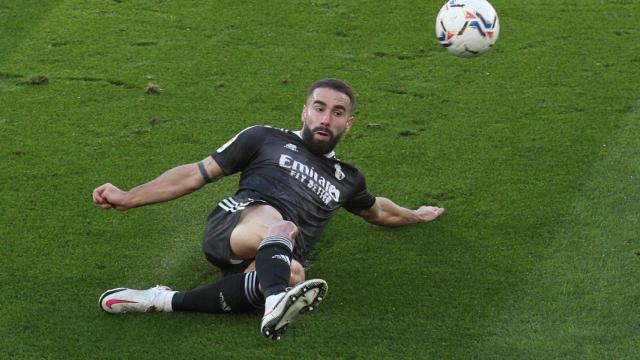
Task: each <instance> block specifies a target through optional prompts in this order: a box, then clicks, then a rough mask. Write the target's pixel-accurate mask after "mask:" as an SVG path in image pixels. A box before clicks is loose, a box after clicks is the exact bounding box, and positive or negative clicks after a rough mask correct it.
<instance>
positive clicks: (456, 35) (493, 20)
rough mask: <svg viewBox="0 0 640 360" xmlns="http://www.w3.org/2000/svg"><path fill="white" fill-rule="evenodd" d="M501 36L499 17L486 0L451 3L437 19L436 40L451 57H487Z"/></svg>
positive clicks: (443, 8) (455, 0)
mask: <svg viewBox="0 0 640 360" xmlns="http://www.w3.org/2000/svg"><path fill="white" fill-rule="evenodd" d="M499 34H500V21H499V20H498V14H497V13H496V10H495V9H494V8H493V6H491V4H489V2H487V1H486V0H449V1H447V2H446V3H445V4H444V5H443V6H442V8H441V9H440V12H439V13H438V16H437V17H436V37H438V41H440V44H441V45H442V46H443V47H444V48H445V49H446V50H447V52H448V53H449V54H451V55H455V56H461V57H471V56H478V55H480V54H483V53H485V52H487V51H488V50H489V49H491V47H492V46H493V44H495V42H496V40H498V35H499Z"/></svg>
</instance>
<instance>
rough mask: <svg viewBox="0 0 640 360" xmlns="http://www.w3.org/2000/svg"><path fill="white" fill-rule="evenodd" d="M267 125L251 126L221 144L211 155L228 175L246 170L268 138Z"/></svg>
mask: <svg viewBox="0 0 640 360" xmlns="http://www.w3.org/2000/svg"><path fill="white" fill-rule="evenodd" d="M266 129H267V128H266V127H264V126H251V127H248V128H246V129H244V130H242V131H240V132H239V133H238V134H236V136H234V137H233V138H231V140H229V141H227V142H226V143H225V144H224V145H222V146H220V147H219V148H218V149H217V150H216V151H214V152H213V154H211V157H213V159H214V160H215V161H216V162H217V163H218V165H220V167H221V168H222V170H223V171H224V173H225V174H226V175H231V174H234V173H236V172H238V171H242V170H244V169H245V168H246V167H247V165H249V163H250V162H251V159H253V157H254V156H255V154H256V152H257V151H258V149H260V147H261V146H262V144H263V142H264V140H265V138H266V135H267V134H266V133H265V132H266Z"/></svg>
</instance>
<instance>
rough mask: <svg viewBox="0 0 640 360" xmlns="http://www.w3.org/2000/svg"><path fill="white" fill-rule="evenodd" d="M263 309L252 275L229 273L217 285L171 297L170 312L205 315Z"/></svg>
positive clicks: (256, 282) (254, 276) (249, 273)
mask: <svg viewBox="0 0 640 360" xmlns="http://www.w3.org/2000/svg"><path fill="white" fill-rule="evenodd" d="M263 306H264V298H263V297H262V294H261V293H260V290H259V288H258V280H257V277H256V272H255V271H252V272H248V273H240V274H233V275H229V276H227V277H224V278H222V279H220V280H219V281H218V282H217V283H214V284H210V285H205V286H202V287H199V288H196V289H191V290H188V291H185V292H178V293H176V294H175V295H174V296H173V299H172V301H171V307H172V308H173V311H196V312H205V313H222V312H246V311H252V310H255V309H257V308H261V307H263Z"/></svg>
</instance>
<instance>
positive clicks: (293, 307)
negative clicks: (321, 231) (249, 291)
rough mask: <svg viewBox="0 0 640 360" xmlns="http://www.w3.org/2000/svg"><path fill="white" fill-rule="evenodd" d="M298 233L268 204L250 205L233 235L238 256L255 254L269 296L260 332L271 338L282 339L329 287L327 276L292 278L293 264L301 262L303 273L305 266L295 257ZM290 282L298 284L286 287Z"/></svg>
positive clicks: (234, 251)
mask: <svg viewBox="0 0 640 360" xmlns="http://www.w3.org/2000/svg"><path fill="white" fill-rule="evenodd" d="M297 235H298V229H297V227H296V226H295V224H293V223H291V222H289V221H285V220H283V219H282V217H281V216H280V213H279V212H278V211H277V210H275V209H274V208H272V207H270V206H267V205H257V206H253V207H251V208H247V209H246V210H245V211H244V213H243V214H242V217H241V219H240V222H239V223H238V225H237V226H236V228H235V229H234V231H233V233H232V235H231V250H232V252H233V253H234V254H235V255H236V256H239V257H241V258H243V259H249V258H252V257H255V269H256V273H257V275H258V279H259V281H260V287H261V289H262V290H263V293H264V295H265V298H266V299H265V315H264V317H263V318H262V324H261V332H262V334H263V335H264V336H266V337H269V338H273V339H279V338H280V336H281V335H282V334H284V332H285V331H286V330H287V326H288V325H289V324H290V323H291V322H292V321H293V319H294V318H295V317H296V316H297V315H298V314H300V313H302V312H304V311H306V310H312V309H313V307H314V306H315V305H316V304H317V303H318V302H319V301H322V298H323V297H324V294H325V293H326V291H327V284H326V283H325V282H324V280H320V279H314V280H309V281H302V282H300V283H298V281H299V280H298V279H291V276H292V267H297V266H298V265H299V268H298V270H302V275H304V270H303V268H302V266H301V265H300V264H299V263H298V262H297V261H294V260H293V259H292V254H293V248H294V245H295V238H296V236H297ZM296 263H297V264H298V265H294V264H296ZM303 278H304V277H303V276H301V277H300V280H302V279H303ZM292 281H293V284H292ZM287 285H295V286H293V288H290V289H287Z"/></svg>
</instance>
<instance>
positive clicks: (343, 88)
mask: <svg viewBox="0 0 640 360" xmlns="http://www.w3.org/2000/svg"><path fill="white" fill-rule="evenodd" d="M319 88H329V89H333V90H335V91H338V92H341V93H343V94H345V95H347V97H349V100H350V101H351V109H350V110H349V113H350V114H351V113H353V111H354V110H355V108H356V93H355V91H353V88H352V87H351V85H349V84H347V82H346V81H344V80H340V79H336V78H327V79H322V80H318V81H316V82H314V83H313V84H312V85H311V87H310V88H309V92H307V99H309V96H311V94H313V92H314V91H315V90H316V89H319Z"/></svg>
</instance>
